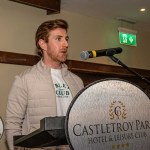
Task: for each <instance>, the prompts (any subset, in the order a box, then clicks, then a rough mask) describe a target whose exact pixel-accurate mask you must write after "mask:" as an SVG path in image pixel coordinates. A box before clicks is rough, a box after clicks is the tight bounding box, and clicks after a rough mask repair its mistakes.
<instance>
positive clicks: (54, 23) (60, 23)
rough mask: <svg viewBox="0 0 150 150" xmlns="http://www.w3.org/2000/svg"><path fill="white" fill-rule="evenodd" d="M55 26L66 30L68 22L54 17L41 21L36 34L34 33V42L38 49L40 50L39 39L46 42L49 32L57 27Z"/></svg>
mask: <svg viewBox="0 0 150 150" xmlns="http://www.w3.org/2000/svg"><path fill="white" fill-rule="evenodd" d="M57 28H62V29H65V30H66V31H67V29H68V23H67V21H65V20H63V19H55V20H49V21H45V22H43V23H42V24H41V25H40V26H39V27H38V29H37V31H36V34H35V43H36V47H37V49H38V50H40V51H41V52H42V49H41V47H40V45H39V43H38V42H39V40H40V39H43V40H44V41H45V42H46V43H47V42H48V37H49V32H50V31H52V30H54V29H57Z"/></svg>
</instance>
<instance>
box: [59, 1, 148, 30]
mask: <svg viewBox="0 0 150 150" xmlns="http://www.w3.org/2000/svg"><path fill="white" fill-rule="evenodd" d="M143 7H144V8H146V11H145V12H140V8H143ZM61 10H67V11H71V12H75V13H79V14H82V15H86V16H89V17H94V18H97V19H99V18H102V17H103V18H107V19H116V18H121V19H122V18H123V19H125V20H128V21H131V22H132V23H133V22H134V23H135V25H137V26H140V27H141V26H142V27H144V28H145V29H147V30H149V31H150V0H61ZM116 20H117V19H116Z"/></svg>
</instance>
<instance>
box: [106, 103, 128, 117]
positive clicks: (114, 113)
mask: <svg viewBox="0 0 150 150" xmlns="http://www.w3.org/2000/svg"><path fill="white" fill-rule="evenodd" d="M109 116H110V119H111V120H114V119H126V118H127V113H126V108H125V105H124V104H123V102H121V101H113V102H112V103H111V104H110V106H109Z"/></svg>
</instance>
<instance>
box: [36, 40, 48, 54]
mask: <svg viewBox="0 0 150 150" xmlns="http://www.w3.org/2000/svg"><path fill="white" fill-rule="evenodd" d="M38 43H39V45H40V47H41V49H42V50H44V51H46V50H47V44H46V42H45V41H44V40H43V39H40V40H39V42H38Z"/></svg>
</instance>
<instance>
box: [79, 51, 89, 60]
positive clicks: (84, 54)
mask: <svg viewBox="0 0 150 150" xmlns="http://www.w3.org/2000/svg"><path fill="white" fill-rule="evenodd" d="M80 57H81V59H82V60H86V59H88V58H89V53H88V51H82V52H81V53H80Z"/></svg>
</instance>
